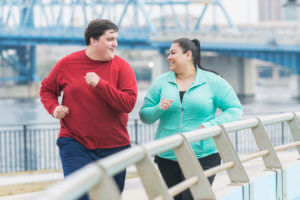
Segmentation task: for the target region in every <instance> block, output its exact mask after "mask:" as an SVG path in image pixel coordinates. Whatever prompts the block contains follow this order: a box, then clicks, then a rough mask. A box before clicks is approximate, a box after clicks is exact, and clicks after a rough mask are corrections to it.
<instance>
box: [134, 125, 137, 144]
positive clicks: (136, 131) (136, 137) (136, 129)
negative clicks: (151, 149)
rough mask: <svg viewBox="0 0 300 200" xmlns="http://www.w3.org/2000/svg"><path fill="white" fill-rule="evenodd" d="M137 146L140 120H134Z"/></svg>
mask: <svg viewBox="0 0 300 200" xmlns="http://www.w3.org/2000/svg"><path fill="white" fill-rule="evenodd" d="M134 134H135V144H138V120H137V119H135V120H134Z"/></svg>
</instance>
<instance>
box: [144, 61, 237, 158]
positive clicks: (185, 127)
mask: <svg viewBox="0 0 300 200" xmlns="http://www.w3.org/2000/svg"><path fill="white" fill-rule="evenodd" d="M162 98H166V99H172V100H173V102H172V105H171V106H170V107H169V109H168V110H166V111H164V110H162V109H161V108H160V100H161V99H162ZM217 108H219V109H220V110H222V113H221V114H220V115H219V116H217V117H215V113H216V110H217ZM139 114H140V118H141V120H142V121H143V122H144V123H147V124H152V123H154V122H156V121H157V120H159V124H158V127H157V130H156V135H155V139H159V138H164V137H167V136H170V135H173V134H176V133H182V132H187V131H192V130H195V129H197V128H199V126H200V125H204V126H205V127H210V126H214V125H218V124H223V123H225V122H231V121H235V120H237V119H238V118H239V117H240V116H241V115H242V105H241V103H240V101H239V99H238V98H237V96H236V94H235V92H234V91H233V89H232V87H231V86H230V85H229V84H228V83H227V82H226V81H225V80H224V79H223V78H222V77H221V76H219V75H217V74H214V73H212V72H209V71H205V70H202V69H199V68H198V67H197V72H196V77H195V81H194V82H193V83H192V85H191V86H190V88H189V89H188V90H187V91H186V92H185V93H184V95H183V98H182V102H181V101H180V96H179V90H178V87H177V84H176V79H175V73H174V72H173V71H170V72H167V73H164V74H162V75H161V76H159V77H158V78H157V79H156V80H155V81H154V82H153V83H152V85H151V87H150V89H149V91H148V92H147V94H146V96H145V99H144V104H143V106H142V107H141V109H140V112H139ZM191 146H192V148H193V150H194V152H195V154H196V156H197V158H202V157H205V156H208V155H210V154H213V153H216V152H217V149H216V146H215V143H214V141H213V138H209V139H206V140H203V141H200V142H194V143H191ZM159 156H160V157H162V158H166V159H171V160H175V161H176V160H177V159H176V156H175V154H174V152H173V151H167V152H164V153H161V154H159Z"/></svg>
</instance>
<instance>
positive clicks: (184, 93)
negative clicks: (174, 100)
mask: <svg viewBox="0 0 300 200" xmlns="http://www.w3.org/2000/svg"><path fill="white" fill-rule="evenodd" d="M186 92H187V91H185V93H186ZM185 93H184V94H183V96H182V102H181V114H180V121H179V127H178V133H180V127H181V122H182V116H183V98H184V95H185ZM179 99H180V94H179Z"/></svg>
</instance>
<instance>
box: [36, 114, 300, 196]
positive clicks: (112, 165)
mask: <svg viewBox="0 0 300 200" xmlns="http://www.w3.org/2000/svg"><path fill="white" fill-rule="evenodd" d="M299 118H300V112H297V113H284V114H278V115H273V116H267V117H261V118H255V119H248V120H242V121H237V122H232V123H227V124H223V125H219V126H214V127H208V128H205V129H198V130H195V131H190V132H186V133H183V134H175V135H173V136H170V137H167V138H163V139H160V140H156V141H153V142H150V143H147V144H144V145H138V146H135V147H132V148H130V149H127V150H125V151H123V152H120V153H117V154H115V155H112V156H110V157H107V158H105V159H102V160H100V161H97V162H94V163H91V164H89V165H87V166H86V167H84V168H82V169H81V170H79V171H77V172H75V173H73V174H72V175H70V176H68V177H67V178H66V179H65V180H64V181H62V182H60V183H57V184H55V185H54V186H52V187H50V188H49V189H47V190H45V191H43V192H42V193H41V194H40V195H39V196H37V197H36V199H42V200H58V199H63V200H68V199H76V198H78V197H80V196H81V195H82V194H84V193H86V192H89V193H90V196H91V198H92V199H101V200H106V199H107V200H119V199H121V194H120V192H119V190H118V189H117V186H116V184H115V182H114V181H113V178H112V177H113V176H114V175H115V174H117V173H119V172H121V171H122V170H124V169H126V167H128V166H129V165H132V164H134V165H135V166H136V168H137V172H138V174H139V176H140V178H141V181H142V184H143V186H144V189H145V191H146V194H147V196H148V198H149V199H155V200H159V199H164V200H171V199H173V196H175V195H176V194H178V193H181V192H182V191H184V190H185V189H187V188H189V189H190V190H191V193H192V195H193V197H194V198H195V199H216V196H215V194H214V192H213V191H212V189H211V185H210V184H209V182H208V179H207V177H208V176H211V175H213V174H216V173H218V172H220V171H224V170H226V172H227V175H228V177H229V179H230V181H231V183H248V182H249V178H248V174H247V172H246V171H245V169H244V167H243V165H242V163H243V162H247V161H250V160H253V159H256V158H259V157H262V159H263V162H264V165H265V168H266V169H282V164H281V162H280V160H279V159H278V156H277V154H276V151H281V150H285V149H287V148H291V147H296V148H297V151H298V154H299V155H300V123H299ZM281 122H286V123H287V124H288V126H289V128H290V132H291V135H292V137H293V140H294V141H293V142H291V143H289V144H286V145H282V146H277V147H275V148H274V147H273V145H272V144H271V141H270V139H269V137H268V135H267V133H266V130H265V128H264V126H267V125H270V124H274V123H281ZM245 129H251V132H252V134H253V136H254V139H255V142H256V144H257V147H258V149H259V151H258V152H256V153H253V154H251V155H249V156H247V157H244V158H243V159H240V158H239V156H238V154H237V153H236V151H235V150H234V147H233V144H232V143H231V141H230V139H229V135H228V134H229V133H232V132H236V131H240V130H245ZM207 138H213V139H214V141H215V143H216V146H217V149H218V151H219V154H220V156H221V159H222V163H223V164H221V165H219V166H217V167H214V168H212V169H209V170H206V171H204V170H203V169H202V167H201V165H200V164H199V162H198V161H197V158H196V157H195V155H194V153H193V151H192V149H191V148H190V145H189V143H191V142H196V141H201V140H204V139H207ZM168 150H173V151H174V152H175V154H176V157H177V159H178V162H179V164H180V166H181V169H182V172H183V174H184V176H185V178H186V180H184V181H183V182H181V183H179V184H177V185H175V186H173V187H171V188H167V186H166V184H165V183H164V181H163V179H162V177H161V175H160V173H159V171H158V170H157V168H156V167H155V165H154V163H153V161H152V159H151V156H154V155H156V154H158V153H162V152H164V151H168Z"/></svg>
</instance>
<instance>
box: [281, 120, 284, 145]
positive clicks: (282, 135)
mask: <svg viewBox="0 0 300 200" xmlns="http://www.w3.org/2000/svg"><path fill="white" fill-rule="evenodd" d="M283 144H284V122H281V145H283Z"/></svg>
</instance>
